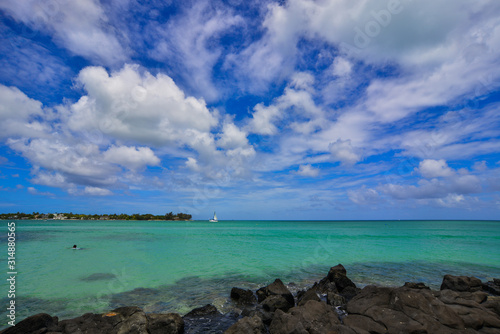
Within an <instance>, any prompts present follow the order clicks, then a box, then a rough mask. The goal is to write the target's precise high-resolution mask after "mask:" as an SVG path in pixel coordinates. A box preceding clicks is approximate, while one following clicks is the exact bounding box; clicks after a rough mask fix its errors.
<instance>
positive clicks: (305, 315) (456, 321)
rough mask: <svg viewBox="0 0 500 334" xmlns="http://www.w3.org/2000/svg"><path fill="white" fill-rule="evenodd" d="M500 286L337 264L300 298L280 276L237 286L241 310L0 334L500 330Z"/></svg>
mask: <svg viewBox="0 0 500 334" xmlns="http://www.w3.org/2000/svg"><path fill="white" fill-rule="evenodd" d="M499 283H500V281H499V280H498V279H495V280H493V281H491V282H486V283H482V282H481V281H480V280H479V279H477V278H475V277H467V276H452V275H445V277H444V278H443V283H442V285H441V290H440V291H435V290H431V289H430V288H429V287H427V286H425V285H424V284H422V283H414V282H407V283H405V285H404V286H402V287H397V288H394V287H379V286H366V287H364V288H363V289H359V288H358V287H356V285H355V284H354V282H352V281H351V280H350V279H349V278H348V277H347V271H346V270H345V268H344V267H343V266H342V265H337V266H335V267H332V268H331V269H330V271H329V272H328V275H327V276H326V277H324V278H323V279H322V280H321V281H319V282H317V283H315V284H314V285H313V286H311V287H310V288H309V289H307V290H303V291H299V292H297V296H294V295H293V294H292V293H291V292H290V290H289V289H288V288H287V286H286V285H285V284H284V283H283V282H282V281H281V280H279V279H276V280H275V281H274V282H273V283H271V284H269V285H268V286H265V287H262V288H260V289H258V290H257V291H255V294H254V292H253V291H251V290H244V289H240V288H233V289H232V290H231V293H230V298H231V301H232V303H234V305H236V306H237V307H238V309H239V311H238V313H235V312H230V313H226V314H222V313H221V312H219V310H217V308H216V307H215V306H213V305H211V304H208V305H205V306H203V307H199V308H196V309H193V310H192V311H191V312H189V313H187V314H186V315H184V317H181V315H179V314H176V313H167V314H163V313H145V312H144V310H142V309H141V308H139V307H133V306H132V307H131V306H127V307H120V308H117V309H114V310H113V311H111V312H108V313H104V314H94V313H87V314H84V315H82V316H80V317H77V318H73V319H67V320H59V319H58V318H57V317H51V316H50V315H49V314H45V313H40V314H36V315H33V316H31V317H29V318H26V319H25V320H23V321H21V322H19V323H18V324H16V326H15V327H9V328H7V329H5V330H3V331H1V332H0V333H2V334H17V333H19V334H21V333H22V334H28V333H33V334H35V333H36V334H56V333H61V334H63V333H82V334H83V333H89V334H90V333H96V334H98V333H111V334H114V333H116V334H122V333H148V334H156V333H167V334H170V333H171V334H175V333H187V334H191V333H192V334H195V333H207V334H212V333H213V334H219V333H220V334H223V333H225V334H236V333H241V334H247V333H248V334H266V333H270V334H323V333H325V334H327V333H328V334H335V333H337V334H378V333H380V334H385V333H411V334H424V333H429V334H431V333H444V334H446V333H464V334H465V333H467V334H471V333H484V334H490V333H492V334H493V333H499V334H500V297H498V296H497V295H498V288H499Z"/></svg>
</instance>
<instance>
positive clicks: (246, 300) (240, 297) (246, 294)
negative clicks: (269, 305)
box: [231, 288, 257, 305]
mask: <svg viewBox="0 0 500 334" xmlns="http://www.w3.org/2000/svg"><path fill="white" fill-rule="evenodd" d="M231 299H232V300H234V301H235V302H236V303H238V304H240V305H252V304H255V303H256V302H257V298H255V296H254V294H253V292H252V290H244V289H240V288H232V289H231Z"/></svg>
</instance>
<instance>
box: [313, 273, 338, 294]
mask: <svg viewBox="0 0 500 334" xmlns="http://www.w3.org/2000/svg"><path fill="white" fill-rule="evenodd" d="M313 289H315V290H316V292H318V293H320V294H323V295H326V294H328V293H338V292H339V290H338V289H337V286H336V285H335V283H334V282H330V281H329V280H328V277H324V278H323V279H322V280H321V281H319V282H317V283H314V285H313Z"/></svg>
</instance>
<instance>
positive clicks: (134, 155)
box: [103, 146, 160, 169]
mask: <svg viewBox="0 0 500 334" xmlns="http://www.w3.org/2000/svg"><path fill="white" fill-rule="evenodd" d="M103 158H104V161H107V162H111V163H115V164H118V165H121V166H123V167H125V168H128V169H140V168H143V167H145V166H157V165H159V164H160V159H159V158H158V157H157V156H156V155H155V154H154V152H153V151H152V150H151V149H150V148H149V147H139V148H137V147H127V146H112V147H110V148H109V149H108V150H106V151H105V152H104V153H103Z"/></svg>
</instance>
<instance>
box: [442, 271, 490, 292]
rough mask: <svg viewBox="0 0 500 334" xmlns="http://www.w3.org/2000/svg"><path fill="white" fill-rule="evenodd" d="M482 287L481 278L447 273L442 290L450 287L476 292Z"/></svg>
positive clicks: (455, 289) (450, 288) (454, 289)
mask: <svg viewBox="0 0 500 334" xmlns="http://www.w3.org/2000/svg"><path fill="white" fill-rule="evenodd" d="M481 288H482V283H481V280H480V279H479V278H476V277H468V276H453V275H445V276H444V278H443V283H442V284H441V290H445V289H449V290H453V291H458V292H474V291H479V290H481Z"/></svg>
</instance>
